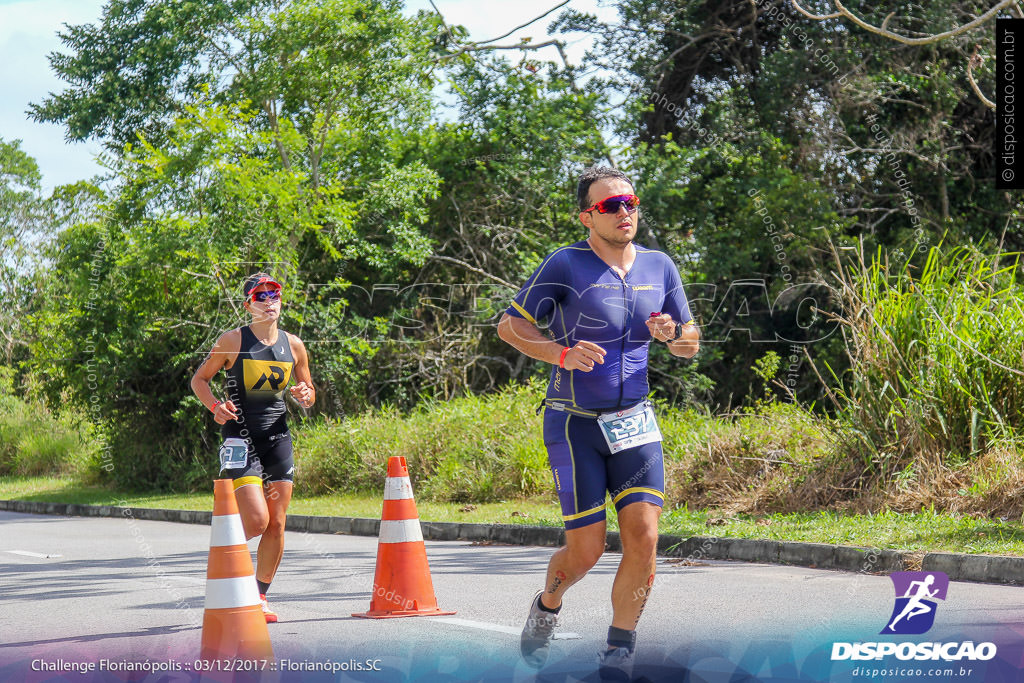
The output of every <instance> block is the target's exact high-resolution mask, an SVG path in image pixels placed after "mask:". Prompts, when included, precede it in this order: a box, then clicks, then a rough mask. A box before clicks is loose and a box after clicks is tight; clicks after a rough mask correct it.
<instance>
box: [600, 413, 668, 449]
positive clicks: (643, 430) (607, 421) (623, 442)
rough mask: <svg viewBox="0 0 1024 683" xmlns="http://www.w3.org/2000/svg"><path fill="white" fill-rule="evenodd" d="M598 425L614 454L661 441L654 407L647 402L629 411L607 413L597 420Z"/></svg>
mask: <svg viewBox="0 0 1024 683" xmlns="http://www.w3.org/2000/svg"><path fill="white" fill-rule="evenodd" d="M597 424H599V425H600V426H601V434H602V435H603V436H604V440H605V442H606V443H607V444H608V448H609V449H610V450H611V452H612V453H618V452H619V451H622V450H625V449H627V448H633V447H634V446H642V445H644V444H646V443H653V442H655V441H661V430H660V429H658V422H657V420H655V419H654V407H653V406H652V405H651V404H650V403H647V402H644V403H641V404H639V405H635V406H633V407H632V408H630V409H629V410H620V411H618V412H615V413H605V414H604V415H601V416H599V417H598V418H597Z"/></svg>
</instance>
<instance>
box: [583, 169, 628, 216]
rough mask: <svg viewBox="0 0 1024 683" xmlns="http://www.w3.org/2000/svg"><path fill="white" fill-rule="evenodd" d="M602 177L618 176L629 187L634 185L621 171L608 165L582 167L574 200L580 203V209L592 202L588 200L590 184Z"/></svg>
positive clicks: (584, 209) (591, 204)
mask: <svg viewBox="0 0 1024 683" xmlns="http://www.w3.org/2000/svg"><path fill="white" fill-rule="evenodd" d="M604 178H618V179H619V180H625V181H626V182H627V183H629V186H630V187H635V186H634V185H633V181H632V180H630V179H629V176H627V175H626V174H625V173H623V172H622V171H619V170H616V169H614V168H609V167H608V166H591V167H590V168H585V169H583V173H582V174H581V175H580V182H579V184H578V185H576V201H577V202H578V203H579V205H580V211H586V210H587V209H589V208H590V207H591V206H593V205H594V202H592V201H590V186H591V185H593V184H594V183H596V182H597V181H598V180H603V179H604Z"/></svg>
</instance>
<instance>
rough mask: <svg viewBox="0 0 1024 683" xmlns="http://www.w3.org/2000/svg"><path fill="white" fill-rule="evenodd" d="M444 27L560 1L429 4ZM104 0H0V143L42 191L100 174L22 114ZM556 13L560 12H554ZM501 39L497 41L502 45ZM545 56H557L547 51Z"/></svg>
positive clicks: (485, 24)
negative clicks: (17, 156)
mask: <svg viewBox="0 0 1024 683" xmlns="http://www.w3.org/2000/svg"><path fill="white" fill-rule="evenodd" d="M610 3H611V0H572V2H570V3H569V5H568V6H569V7H573V8H575V9H578V10H581V11H587V12H593V13H596V14H597V15H598V16H599V17H602V18H604V19H606V20H608V21H611V20H613V19H614V18H615V16H616V12H615V10H614V9H612V8H611V7H610V6H609V5H610ZM435 4H436V5H437V6H438V8H439V9H440V10H441V12H442V13H443V14H444V16H445V20H446V21H448V22H449V23H454V24H462V25H463V26H465V27H466V28H468V29H469V31H470V35H471V36H472V37H473V38H474V39H476V40H485V39H488V38H494V37H497V36H499V35H501V34H502V33H505V32H506V31H508V30H509V29H511V28H513V27H515V26H518V25H519V24H522V23H524V22H526V21H527V20H529V19H532V18H533V17H535V16H537V15H538V14H541V13H542V12H544V11H545V10H547V9H550V8H551V7H553V6H554V5H556V4H558V0H515V1H514V2H510V1H509V0H498V1H488V2H481V1H480V0H435ZM103 5H104V2H103V0H0V64H2V65H3V70H2V71H0V92H3V97H2V98H0V138H3V139H4V140H14V139H20V140H21V141H22V148H23V149H24V150H25V151H26V152H28V153H29V154H31V155H32V156H33V157H35V159H36V161H37V162H38V163H39V167H40V170H41V171H42V173H43V185H44V187H45V188H46V189H47V190H50V189H52V188H53V187H54V186H56V185H61V184H64V183H71V182H74V181H76V180H81V179H83V178H90V177H92V176H93V175H95V174H97V173H98V172H99V171H100V168H99V166H98V165H97V164H96V161H95V155H96V154H98V153H99V152H100V149H101V148H100V145H99V144H98V143H94V142H87V143H74V144H69V143H67V142H65V140H64V129H63V127H61V126H54V125H46V124H40V123H35V122H33V121H31V120H29V118H28V117H27V116H26V114H25V111H26V110H27V109H28V105H29V103H30V102H39V101H40V100H41V99H42V98H44V97H46V95H47V93H50V92H58V91H60V90H61V89H62V83H61V81H60V80H58V79H57V78H56V76H54V75H53V73H52V72H51V71H50V65H49V61H48V60H47V55H48V54H49V53H50V52H52V51H57V50H60V47H61V45H60V41H59V40H58V38H57V31H59V30H61V27H62V25H63V24H65V23H67V24H81V23H91V22H94V21H97V20H98V19H99V17H100V14H101V12H102V8H103ZM406 8H407V10H408V11H410V12H415V11H417V10H419V9H428V10H429V9H431V8H430V3H429V0H406ZM559 11H560V10H559ZM556 16H558V11H556V12H555V13H553V14H551V15H549V16H548V17H545V18H544V19H542V20H541V21H539V22H538V23H536V24H534V25H533V26H531V27H530V28H528V29H525V30H523V31H520V32H518V33H516V34H513V35H512V36H510V37H509V38H507V39H506V40H507V41H509V43H512V42H515V41H516V40H518V38H519V37H520V36H532V37H533V38H535V39H539V38H541V37H543V36H544V35H545V29H546V28H547V26H548V24H549V23H550V22H551V20H552V19H553V18H554V17H556ZM506 40H503V41H502V43H503V44H505V43H506ZM570 40H571V44H570V46H569V50H568V52H569V56H570V59H572V60H573V61H575V62H578V61H579V60H580V59H581V57H582V55H583V53H584V51H585V50H586V48H587V47H588V42H587V41H588V38H587V37H586V36H583V35H580V34H577V35H573V36H570ZM548 50H549V52H550V54H545V55H544V56H543V58H544V59H557V54H556V53H555V52H554V50H553V49H551V48H548Z"/></svg>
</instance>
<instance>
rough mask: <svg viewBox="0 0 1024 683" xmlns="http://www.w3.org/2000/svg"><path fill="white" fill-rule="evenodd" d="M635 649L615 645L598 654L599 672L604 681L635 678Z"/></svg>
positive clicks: (623, 680)
mask: <svg viewBox="0 0 1024 683" xmlns="http://www.w3.org/2000/svg"><path fill="white" fill-rule="evenodd" d="M633 659H634V658H633V651H632V650H630V649H629V648H628V647H613V648H611V649H608V650H605V651H604V652H602V653H601V654H599V655H598V656H597V673H598V675H599V676H600V678H601V680H602V681H617V682H618V681H622V682H625V681H631V680H633Z"/></svg>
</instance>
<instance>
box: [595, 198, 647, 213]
mask: <svg viewBox="0 0 1024 683" xmlns="http://www.w3.org/2000/svg"><path fill="white" fill-rule="evenodd" d="M639 206H640V198H639V197H637V196H636V195H635V194H617V195H615V196H614V197H606V198H604V199H602V200H601V201H599V202H598V203H596V204H594V205H593V206H592V207H590V208H589V209H584V212H586V211H593V210H594V209H597V212H598V213H618V212H619V209H621V208H622V207H626V212H627V213H633V212H634V211H636V210H637V207H639Z"/></svg>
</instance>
